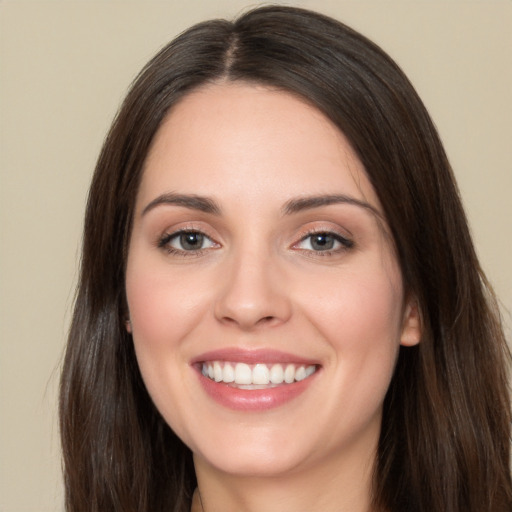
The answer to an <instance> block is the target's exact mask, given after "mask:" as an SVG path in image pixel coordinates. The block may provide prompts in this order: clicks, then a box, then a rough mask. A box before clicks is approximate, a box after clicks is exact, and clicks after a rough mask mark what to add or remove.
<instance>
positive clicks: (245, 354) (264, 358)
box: [190, 347, 319, 365]
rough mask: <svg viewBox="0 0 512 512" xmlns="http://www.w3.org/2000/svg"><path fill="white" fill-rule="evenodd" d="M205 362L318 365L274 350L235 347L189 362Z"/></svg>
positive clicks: (199, 356) (313, 360)
mask: <svg viewBox="0 0 512 512" xmlns="http://www.w3.org/2000/svg"><path fill="white" fill-rule="evenodd" d="M205 361H232V362H237V363H246V364H256V363H264V364H270V363H295V364H307V365H312V364H319V363H318V361H317V360H316V359H311V358H306V357H302V356H298V355H296V354H292V353H289V352H283V351H281V350H274V349H263V348H260V349H251V350H248V349H240V348H236V347H228V348H222V349H218V350H211V351H208V352H204V353H202V354H200V355H198V356H197V357H194V358H193V359H192V360H191V362H190V363H191V364H197V363H202V362H205Z"/></svg>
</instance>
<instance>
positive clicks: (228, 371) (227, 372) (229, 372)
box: [222, 363, 235, 382]
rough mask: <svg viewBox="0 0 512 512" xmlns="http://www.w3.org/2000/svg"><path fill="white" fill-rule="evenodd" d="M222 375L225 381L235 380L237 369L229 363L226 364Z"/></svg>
mask: <svg viewBox="0 0 512 512" xmlns="http://www.w3.org/2000/svg"><path fill="white" fill-rule="evenodd" d="M222 376H223V379H222V380H223V381H224V382H235V370H234V368H233V367H232V366H231V365H230V364H229V363H226V364H225V365H224V370H223V372H222Z"/></svg>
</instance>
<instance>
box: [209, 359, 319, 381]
mask: <svg viewBox="0 0 512 512" xmlns="http://www.w3.org/2000/svg"><path fill="white" fill-rule="evenodd" d="M316 369H317V367H316V366H315V365H309V366H305V365H295V364H292V363H289V364H287V365H282V364H279V363H275V364H273V365H267V364H264V363H257V364H254V365H248V364H246V363H233V362H224V361H209V362H207V363H206V362H205V363H203V365H202V368H201V373H202V374H203V375H204V376H205V377H208V378H210V379H211V380H214V381H215V382H225V383H226V384H232V385H237V386H241V387H245V386H251V385H255V386H269V385H270V386H276V385H279V384H283V383H285V384H292V383H293V382H299V381H301V380H304V379H307V378H308V377H310V376H311V375H313V373H315V371H316Z"/></svg>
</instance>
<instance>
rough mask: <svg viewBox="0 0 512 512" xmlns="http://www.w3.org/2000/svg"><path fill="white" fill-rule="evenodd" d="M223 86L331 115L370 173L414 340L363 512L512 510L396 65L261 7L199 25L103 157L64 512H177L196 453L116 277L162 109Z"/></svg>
mask: <svg viewBox="0 0 512 512" xmlns="http://www.w3.org/2000/svg"><path fill="white" fill-rule="evenodd" d="M219 80H230V81H237V80H240V81H246V82H251V83H260V84H267V85H270V86H273V87H277V88H280V89H282V90H286V91H290V92H293V93H294V94H297V95H299V96H301V97H303V98H305V99H307V101H309V102H310V103H311V104H313V105H315V106H316V107H317V108H318V109H320V110H321V111H322V112H324V113H325V114H326V115H327V116H328V117H329V118H330V119H331V120H332V121H333V122H334V123H335V124H336V125H337V126H338V127H339V129H340V130H341V131H342V132H343V133H344V134H345V136H346V137H347V138H348V140H349V141H350V142H351V144H352V146H353V148H354V150H355V151H356V152H357V154H358V156H359V158H360V160H361V162H362V163H363V165H364V167H365V169H366V172H367V174H368V177H369V179H370V181H371V183H372V184H373V187H374V188H375V190H376V192H377V194H378V196H379V199H380V202H381V204H382V206H383V209H384V212H385V215H386V219H387V222H388V224H389V226H390V229H391V232H392V235H393V237H394V243H395V246H396V249H397V257H398V260H399V264H400V266H401V269H402V273H403V277H404V282H405V285H406V292H407V293H413V294H414V295H415V296H416V297H417V299H418V304H419V307H420V310H421V316H422V322H423V335H422V340H421V343H420V344H419V345H418V346H416V347H410V348H404V347H402V348H401V351H400V354H399V358H398V362H397V367H396V371H395V374H394V376H393V379H392V382H391V386H390V389H389V391H388V393H387V395H386V399H385V403H384V411H383V422H382V431H381V437H380V441H379V448H378V454H377V461H376V464H375V472H374V487H373V501H374V505H375V508H376V509H378V510H385V511H392V512H401V511H403V512H416V511H417V512H432V511H443V512H507V511H510V510H512V485H511V477H510V470H509V461H510V428H511V413H510V402H509V391H508V386H507V367H508V357H509V355H508V351H507V346H506V343H505V339H504V335H503V331H502V328H501V325H500V320H499V315H498V310H497V307H496V304H495V300H494V298H493V295H492V292H491V291H490V288H489V286H488V284H487V282H486V280H485V277H484V275H483V273H482V271H481V269H480V267H479V264H478V261H477V258H476V255H475V251H474V249H473V245H472V242H471V238H470V235H469V230H468V226H467V222H466V218H465V215H464V212H463V209H462V206H461V202H460V199H459V194H458V191H457V188H456V185H455V181H454V177H453V175H452V171H451V169H450V165H449V163H448V160H447V158H446V155H445V152H444V150H443V147H442V144H441V142H440V140H439V137H438V135H437V133H436V130H435V127H434V125H433V123H432V121H431V120H430V118H429V116H428V114H427V112H426V110H425V108H424V106H423V104H422V102H421V100H420V99H419V98H418V96H417V94H416V93H415V91H414V89H413V88H412V86H411V84H410V83H409V81H408V80H407V78H406V77H405V76H404V74H403V73H402V72H401V70H400V69H399V68H398V66H397V65H396V64H395V63H394V62H393V61H392V60H391V59H390V58H389V57H388V56H387V55H386V54H385V53H384V52H383V51H382V50H381V49H380V48H379V47H377V46H376V45H375V44H373V43H372V42H370V41H369V40H367V39H366V38H365V37H363V36H361V35H360V34H358V33H356V32H354V31H353V30H351V29H350V28H348V27H346V26H345V25H343V24H341V23H339V22H337V21H335V20H332V19H330V18H327V17H325V16H323V15H320V14H317V13H313V12H310V11H306V10H302V9H296V8H289V7H264V8H260V9H256V10H254V11H251V12H248V13H247V14H245V15H243V16H241V17H240V18H239V19H237V20H235V21H234V22H233V23H231V22H228V21H223V20H215V21H209V22H205V23H202V24H199V25H196V26H194V27H192V28H191V29H189V30H187V31H186V32H184V33H183V34H181V35H180V36H179V37H178V38H176V39H175V40H174V41H173V42H171V43H170V44H169V45H168V46H166V47H165V48H164V49H163V50H161V51H160V52H159V54H158V55H156V56H155V57H154V58H153V59H152V60H151V61H150V62H149V63H148V64H147V66H146V67H145V68H144V69H143V70H142V72H141V73H140V75H139V76H138V77H137V79H136V80H135V82H134V84H133V86H132V88H131V90H130V92H129V93H128V96H127V98H126V100H125V101H124V103H123V105H122V108H121V109H120V111H119V113H118V115H117V117H116V119H115V121H114V123H113V126H112V128H111V130H110V133H109V134H108V136H107V138H106V141H105V144H104V147H103V150H102V152H101V155H100V157H99V161H98V164H97V167H96V171H95V174H94V178H93V181H92V185H91V189H90V194H89V200H88V204H87V212H86V217H85V231H84V239H83V254H82V261H81V273H80V282H79V286H78V292H77V297H76V304H75V310H74V316H73V321H72V325H71V329H70V334H69V341H68V347H67V352H66V357H65V362H64V369H63V373H62V381H61V394H60V427H61V436H62V447H63V454H64V455H63V456H64V475H65V486H66V510H67V511H68V512H78V511H84V512H85V511H87V512H108V511H118V512H120V511H123V512H125V511H138V512H158V511H162V512H163V511H164V510H165V511H175V512H178V511H179V512H185V511H187V510H188V509H189V507H190V500H191V494H192V492H193V489H194V487H195V485H196V480H195V474H194V469H193V464H192V457H191V453H190V450H189V449H188V448H187V447H186V446H185V445H184V444H183V443H182V442H181V440H180V439H178V438H177V437H176V435H175V434H174V433H173V432H172V430H171V429H170V428H169V427H168V426H167V425H166V423H165V422H164V420H163V419H162V418H161V416H160V414H159V413H158V411H157V410H156V408H155V407H154V405H153V404H152V402H151V399H150V398H149V396H148V393H147V392H146V390H145V387H144V384H143V382H142V379H141V376H140V373H139V370H138V366H137V362H136V359H135V355H134V350H133V343H132V341H131V339H130V336H129V335H128V334H127V332H126V329H125V325H124V321H125V315H126V302H125V288H124V278H125V275H124V271H125V265H126V256H127V247H128V241H129V237H130V232H131V223H132V215H133V208H134V203H135V197H136V194H137V190H138V184H139V181H140V178H141V172H142V168H143V163H144V160H145V158H146V155H147V153H148V149H149V146H150V144H151V141H152V139H153V137H154V135H155V133H156V131H157V130H158V127H159V126H160V123H161V122H162V119H163V118H164V117H165V116H166V115H167V114H168V112H169V110H170V109H172V106H173V105H175V104H176V103H177V102H178V101H180V99H181V98H182V97H183V96H184V95H186V94H187V93H189V92H190V91H192V90H193V89H194V88H197V87H199V86H201V85H204V84H206V83H211V82H217V81H219Z"/></svg>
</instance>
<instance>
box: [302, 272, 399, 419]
mask: <svg viewBox="0 0 512 512" xmlns="http://www.w3.org/2000/svg"><path fill="white" fill-rule="evenodd" d="M370 276H371V277H370ZM315 282H316V285H318V284H319V283H320V281H319V280H318V279H317V280H316V281H315ZM333 283H339V284H335V285H333ZM325 284H326V287H325V290H323V293H319V292H318V293H316V294H310V296H309V298H308V299H307V302H303V304H302V309H303V311H305V312H307V313H306V314H307V318H308V322H309V323H310V325H313V326H314V327H315V329H316V331H317V332H318V333H320V335H321V337H320V338H321V339H322V340H323V341H324V343H327V344H328V345H329V348H330V351H331V359H330V363H329V364H330V367H331V368H333V369H334V370H333V373H336V376H335V379H336V384H335V386H336V387H337V389H345V390H347V389H350V390H351V392H350V393H349V394H345V395H343V399H342V400H341V401H340V403H339V407H340V408H341V409H344V408H345V409H346V408H352V409H353V411H354V413H356V412H357V411H359V412H360V413H362V412H364V411H363V410H364V409H365V408H362V407H361V404H362V403H365V404H367V406H368V407H367V410H368V411H369V410H371V409H377V408H378V407H380V404H381V402H382V400H383V398H384V395H385V393H386V392H387V388H388V386H389V383H390V381H391V377H392V374H393V370H394V367H395V363H396V358H397V355H398V350H399V345H400V334H401V324H402V300H403V296H402V291H401V286H402V283H401V278H400V274H399V272H398V271H395V269H394V268H391V269H389V268H384V269H383V268H380V269H379V272H376V271H374V272H364V271H362V272H353V273H350V274H344V275H340V276H339V278H338V279H335V278H334V279H333V278H332V277H331V279H329V280H328V281H326V282H325ZM326 290H329V291H328V292H326ZM326 297H329V298H328V299H327V298H326ZM335 397H336V395H335V394H333V395H332V398H333V399H335Z"/></svg>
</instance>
